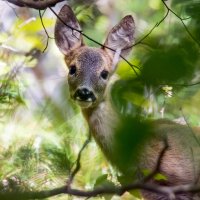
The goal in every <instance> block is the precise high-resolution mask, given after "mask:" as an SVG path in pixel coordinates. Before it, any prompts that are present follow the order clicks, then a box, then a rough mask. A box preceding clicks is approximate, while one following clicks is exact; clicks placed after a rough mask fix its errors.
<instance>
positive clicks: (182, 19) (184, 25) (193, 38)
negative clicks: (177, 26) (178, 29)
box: [162, 0, 200, 46]
mask: <svg viewBox="0 0 200 200" xmlns="http://www.w3.org/2000/svg"><path fill="white" fill-rule="evenodd" d="M162 3H163V4H164V6H165V7H166V9H167V10H168V11H169V12H171V13H172V14H174V15H175V16H176V17H177V18H178V19H179V20H180V21H181V23H182V25H183V27H184V28H185V30H186V32H187V33H188V35H189V36H190V37H191V38H192V40H193V41H194V42H196V43H197V44H198V46H200V42H199V41H198V40H197V39H196V38H195V37H194V36H193V35H192V33H191V32H190V31H189V29H188V27H187V26H186V24H185V23H184V20H186V19H184V18H181V17H180V16H179V15H178V14H176V13H175V12H174V11H173V10H172V9H171V8H169V6H168V5H167V4H166V2H165V0H162Z"/></svg>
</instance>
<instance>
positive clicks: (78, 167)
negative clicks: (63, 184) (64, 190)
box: [67, 133, 91, 187]
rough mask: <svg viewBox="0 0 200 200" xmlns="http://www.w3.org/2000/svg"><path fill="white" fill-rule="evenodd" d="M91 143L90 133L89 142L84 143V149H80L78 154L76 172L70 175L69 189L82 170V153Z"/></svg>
mask: <svg viewBox="0 0 200 200" xmlns="http://www.w3.org/2000/svg"><path fill="white" fill-rule="evenodd" d="M90 141H91V134H90V133H89V136H88V138H87V140H86V141H85V142H84V143H83V146H82V148H81V149H80V151H79V153H78V157H77V160H76V162H75V164H76V166H75V168H74V170H73V171H72V173H71V174H70V176H69V178H68V180H67V185H68V187H70V185H71V183H72V181H73V179H74V177H75V176H76V174H77V173H78V171H79V170H80V168H81V163H80V161H81V155H82V152H83V151H84V149H85V148H86V147H87V145H88V144H89V142H90Z"/></svg>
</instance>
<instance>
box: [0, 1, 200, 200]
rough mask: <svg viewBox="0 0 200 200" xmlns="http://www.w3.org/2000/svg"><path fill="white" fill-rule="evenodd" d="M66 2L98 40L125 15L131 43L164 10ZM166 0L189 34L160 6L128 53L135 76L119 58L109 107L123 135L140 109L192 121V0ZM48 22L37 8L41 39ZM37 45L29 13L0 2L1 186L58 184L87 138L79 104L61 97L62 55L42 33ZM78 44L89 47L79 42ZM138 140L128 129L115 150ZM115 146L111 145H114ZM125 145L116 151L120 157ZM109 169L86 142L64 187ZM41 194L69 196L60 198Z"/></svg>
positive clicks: (95, 182) (196, 30)
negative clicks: (131, 26) (132, 31)
mask: <svg viewBox="0 0 200 200" xmlns="http://www.w3.org/2000/svg"><path fill="white" fill-rule="evenodd" d="M68 3H69V4H70V5H71V6H72V8H73V10H74V12H75V13H76V15H77V18H78V19H79V21H80V24H81V26H82V29H83V31H84V33H85V34H87V35H88V36H90V37H92V38H93V39H95V40H96V41H99V42H102V43H103V41H104V40H105V37H106V34H107V33H108V30H109V29H110V28H111V27H112V26H114V25H115V24H116V23H118V21H119V20H120V19H121V18H122V17H124V16H125V15H126V14H131V15H133V17H134V19H135V23H136V36H135V40H136V42H137V41H140V39H141V38H143V37H144V36H145V35H146V34H148V33H149V31H150V30H151V29H152V27H154V26H155V24H156V23H158V22H160V20H161V19H162V18H163V17H164V15H165V14H166V12H167V9H166V8H165V6H164V4H163V3H162V1H160V0H134V1H133V0H126V1H124V0H117V1H115V0H99V1H92V0H88V1H75V0H74V1H68ZM166 3H167V5H168V6H169V7H170V8H171V9H172V10H173V11H174V12H175V13H176V14H177V15H178V16H180V17H181V18H183V20H182V22H184V23H185V25H186V26H187V28H188V30H189V33H190V34H191V35H192V37H193V38H192V37H191V35H189V34H188V32H187V31H186V29H185V28H184V26H183V24H182V22H181V20H180V19H179V18H177V16H175V15H174V14H173V13H171V12H169V14H168V16H167V17H166V19H165V20H164V21H162V23H160V24H159V26H158V27H156V28H155V29H154V30H153V31H152V33H151V34H150V35H149V36H148V37H147V38H146V39H145V40H143V41H142V42H141V43H140V44H138V45H136V46H134V47H133V50H132V52H131V54H130V56H129V58H128V60H129V61H130V62H131V63H132V64H133V65H135V66H137V67H138V69H136V68H135V70H136V72H137V74H136V73H135V72H134V70H133V69H132V68H131V67H130V66H129V65H128V64H127V63H126V62H125V61H121V62H120V63H119V67H118V70H117V73H118V74H119V76H120V77H121V78H122V79H121V80H120V81H119V82H117V83H116V84H115V85H114V88H113V90H112V100H113V103H114V105H115V107H116V109H117V110H118V111H119V112H120V113H121V114H122V115H123V116H128V118H129V120H124V126H125V127H126V128H127V132H131V130H132V129H129V126H130V124H131V123H132V121H131V120H130V118H134V119H137V120H139V117H141V116H142V117H143V118H145V119H154V118H169V119H172V120H177V121H179V122H180V123H182V122H184V120H185V119H187V122H188V123H189V124H191V125H195V126H198V125H200V120H199V116H200V115H199V114H200V112H199V109H198V107H199V99H200V91H199V84H198V81H200V76H199V69H200V66H199V63H200V59H199V47H200V45H199V43H200V26H199V23H200V9H199V8H200V1H198V0H181V1H178V0H171V1H170V0H169V1H166ZM62 5H63V3H60V4H57V5H56V7H55V8H54V10H55V11H56V12H57V13H58V11H59V10H60V8H61V7H62ZM42 13H43V12H42ZM55 20H56V16H54V14H53V13H52V12H51V11H50V10H49V9H47V10H46V12H45V13H44V14H43V22H44V24H45V27H46V29H47V31H48V34H49V36H50V37H54V35H53V34H54V25H55ZM194 38H195V39H194ZM195 40H196V41H195ZM46 42H47V35H46V34H45V31H44V29H43V27H42V25H41V20H40V17H39V13H38V11H37V10H34V9H28V8H19V7H16V6H14V5H12V4H9V3H7V2H6V1H2V2H0V116H1V118H0V141H1V143H0V180H1V181H0V189H1V190H5V191H10V190H26V189H30V190H42V189H52V188H55V187H59V186H62V185H63V184H65V183H66V180H67V177H68V175H69V173H70V171H71V170H72V168H73V166H74V163H75V161H76V159H77V154H78V152H79V150H80V148H81V146H82V144H83V143H84V141H85V140H86V138H87V135H88V128H87V124H86V123H85V121H84V119H83V117H82V115H81V113H80V109H79V108H78V107H77V106H76V105H74V104H73V102H71V100H70V98H69V94H68V86H67V80H66V75H67V67H66V66H65V64H64V61H63V56H62V55H61V53H60V52H59V50H58V49H57V47H56V46H55V42H54V39H49V40H48V46H47V49H46V50H45V51H44V52H43V50H44V49H45V47H46ZM85 42H86V43H87V44H88V45H90V46H96V47H97V46H98V45H97V44H95V43H93V42H92V41H90V40H87V39H85ZM196 83H197V84H196ZM137 120H136V121H137ZM136 129H137V128H136ZM134 130H135V129H134ZM137 130H139V132H140V129H139V128H138V129H137ZM120 131H122V129H119V132H120ZM141 132H143V131H141ZM129 137H130V135H129V136H128V138H129ZM141 138H142V139H141ZM141 138H140V137H138V135H137V136H136V137H135V138H133V140H134V142H133V143H129V145H130V146H129V148H128V149H126V148H125V149H126V150H127V151H128V152H131V154H135V155H136V154H137V153H138V149H137V150H136V149H134V148H132V146H131V145H133V146H134V144H136V143H138V144H140V142H143V139H146V140H147V139H148V138H149V137H146V136H145V135H143V137H141ZM120 140H121V139H120ZM123 141H124V143H125V142H126V140H123ZM123 145H124V144H123ZM123 145H122V146H120V148H122V149H123ZM125 145H126V144H125ZM128 152H126V151H124V152H122V154H120V156H122V157H123V156H124V160H126V159H127V153H128ZM123 153H124V154H123ZM116 159H117V158H116ZM118 175H119V174H118V172H117V171H116V170H115V169H114V168H113V167H111V166H110V164H109V163H108V162H107V161H106V159H105V158H104V156H103V155H102V153H101V151H100V150H99V148H98V147H97V145H96V144H95V142H94V141H93V140H92V141H91V142H90V144H89V145H88V146H87V148H86V149H85V151H84V152H83V154H82V158H81V170H80V171H79V172H78V174H77V175H76V177H75V180H74V183H73V186H74V187H76V188H81V189H93V188H95V187H97V186H99V185H102V184H109V185H113V184H115V185H118V184H120V183H119V180H117V177H118ZM136 197H138V193H137V192H134V193H126V194H124V195H123V197H116V196H106V195H105V196H102V197H98V198H91V199H133V198H136ZM138 198H139V197H138ZM51 199H60V200H61V199H79V198H77V197H72V196H67V195H60V196H59V197H58V196H57V197H52V198H51Z"/></svg>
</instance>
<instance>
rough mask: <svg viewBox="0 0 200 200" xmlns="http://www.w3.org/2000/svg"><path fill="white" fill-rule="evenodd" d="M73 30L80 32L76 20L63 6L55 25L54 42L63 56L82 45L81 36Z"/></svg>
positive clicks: (68, 8) (68, 9)
mask: <svg viewBox="0 0 200 200" xmlns="http://www.w3.org/2000/svg"><path fill="white" fill-rule="evenodd" d="M70 27H71V28H70ZM75 29H76V30H80V31H81V28H80V25H79V23H78V20H77V19H76V16H75V14H74V13H73V11H72V9H71V8H70V7H69V6H68V5H64V6H63V7H62V8H61V10H60V12H59V14H58V18H57V21H56V25H55V41H56V44H57V46H58V48H59V49H60V51H61V52H62V53H63V54H64V55H67V54H68V53H69V51H71V50H74V49H76V48H78V47H80V46H81V45H82V44H83V39H82V35H81V34H80V32H78V31H76V30H75Z"/></svg>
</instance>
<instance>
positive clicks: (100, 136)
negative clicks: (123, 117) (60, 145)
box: [82, 78, 119, 154]
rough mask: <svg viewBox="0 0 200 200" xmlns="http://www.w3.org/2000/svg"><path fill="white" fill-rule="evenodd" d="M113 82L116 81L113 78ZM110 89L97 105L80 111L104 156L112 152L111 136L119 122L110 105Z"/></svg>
mask: <svg viewBox="0 0 200 200" xmlns="http://www.w3.org/2000/svg"><path fill="white" fill-rule="evenodd" d="M115 80H117V79H116V78H115ZM113 83H114V82H112V84H113ZM110 89H111V85H110V87H109V88H108V89H107V91H106V92H105V94H107V95H105V96H104V99H103V100H102V101H101V102H100V103H99V104H98V105H96V106H95V107H93V108H87V109H82V113H83V115H84V117H85V119H86V121H87V123H88V125H89V129H90V131H91V134H92V135H93V137H94V139H95V140H96V142H97V144H98V145H99V146H100V148H101V149H102V151H103V152H106V153H105V154H108V152H111V150H112V144H113V135H114V132H115V129H116V127H117V124H118V121H119V120H118V116H117V113H116V111H115V109H114V108H113V105H112V103H111V97H110Z"/></svg>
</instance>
